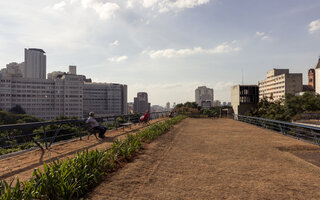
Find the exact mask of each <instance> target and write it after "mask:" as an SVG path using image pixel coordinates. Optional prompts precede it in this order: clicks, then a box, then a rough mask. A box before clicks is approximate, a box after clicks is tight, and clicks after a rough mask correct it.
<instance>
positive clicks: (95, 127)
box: [86, 112, 107, 138]
mask: <svg viewBox="0 0 320 200" xmlns="http://www.w3.org/2000/svg"><path fill="white" fill-rule="evenodd" d="M86 123H87V124H89V125H90V126H91V127H92V129H93V130H95V131H99V137H100V138H105V136H104V134H105V132H106V131H107V128H106V127H103V126H100V125H99V123H98V122H97V120H96V119H95V118H94V113H93V112H90V113H89V118H88V119H87V121H86Z"/></svg>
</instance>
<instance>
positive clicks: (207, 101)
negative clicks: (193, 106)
mask: <svg viewBox="0 0 320 200" xmlns="http://www.w3.org/2000/svg"><path fill="white" fill-rule="evenodd" d="M195 100H196V103H197V104H198V106H202V107H203V108H210V107H212V106H213V89H211V88H207V87H206V86H201V87H198V88H197V89H196V90H195Z"/></svg>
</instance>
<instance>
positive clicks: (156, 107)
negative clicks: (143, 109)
mask: <svg viewBox="0 0 320 200" xmlns="http://www.w3.org/2000/svg"><path fill="white" fill-rule="evenodd" d="M165 110H167V108H164V107H162V106H159V105H153V106H151V112H163V111H165Z"/></svg>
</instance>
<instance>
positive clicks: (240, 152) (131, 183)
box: [86, 119, 320, 199]
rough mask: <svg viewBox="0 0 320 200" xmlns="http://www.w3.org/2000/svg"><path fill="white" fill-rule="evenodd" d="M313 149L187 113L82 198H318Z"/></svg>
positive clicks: (256, 129)
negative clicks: (190, 117)
mask: <svg viewBox="0 0 320 200" xmlns="http://www.w3.org/2000/svg"><path fill="white" fill-rule="evenodd" d="M311 154H312V155H320V148H319V147H318V146H316V145H312V144H309V143H305V142H302V141H299V140H296V139H294V138H290V137H286V136H282V135H280V134H278V133H275V132H272V131H268V130H265V129H262V128H259V127H255V126H252V125H249V124H245V123H242V122H237V121H234V120H231V119H214V120H211V119H186V120H184V121H183V122H181V123H180V124H178V125H177V126H176V127H175V128H174V129H172V130H171V131H170V132H168V133H166V134H165V135H163V136H161V137H160V138H159V139H157V140H156V141H154V142H152V143H151V144H149V145H147V147H146V149H145V150H144V151H143V152H142V154H140V155H139V156H138V157H137V158H136V159H135V160H134V161H133V162H131V163H129V164H127V165H126V166H125V167H124V168H122V169H120V170H119V171H118V172H116V173H114V174H113V175H112V176H110V177H108V178H107V179H106V180H105V181H104V182H103V183H101V184H100V185H99V186H98V187H96V188H95V189H94V191H93V192H92V193H90V194H88V196H87V197H86V198H87V199H320V168H319V167H318V166H316V165H315V164H317V160H313V158H314V157H313V156H311V157H310V156H309V158H308V156H305V155H311ZM306 160H308V161H310V162H308V161H306ZM311 162H313V163H314V164H312V163H311Z"/></svg>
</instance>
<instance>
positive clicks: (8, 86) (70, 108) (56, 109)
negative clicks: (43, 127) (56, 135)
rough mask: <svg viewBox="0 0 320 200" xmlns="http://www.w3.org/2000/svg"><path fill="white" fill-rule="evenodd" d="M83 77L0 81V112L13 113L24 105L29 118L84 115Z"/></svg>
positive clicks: (67, 76)
mask: <svg viewBox="0 0 320 200" xmlns="http://www.w3.org/2000/svg"><path fill="white" fill-rule="evenodd" d="M82 96H83V77H82V76H77V75H64V76H63V77H61V79H57V80H46V79H32V78H17V77H1V78H0V108H1V109H2V110H7V111H9V110H10V109H11V108H12V107H14V106H15V105H20V106H21V107H22V108H23V109H24V110H25V111H26V113H27V114H30V115H33V116H37V117H40V118H42V119H52V118H55V117H57V116H69V117H71V116H76V117H82V115H83V102H82Z"/></svg>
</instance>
